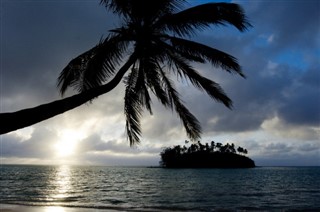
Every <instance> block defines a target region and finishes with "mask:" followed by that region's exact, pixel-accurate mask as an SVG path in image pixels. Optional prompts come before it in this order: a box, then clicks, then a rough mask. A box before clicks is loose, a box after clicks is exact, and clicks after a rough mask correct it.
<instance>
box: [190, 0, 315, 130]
mask: <svg viewBox="0 0 320 212" xmlns="http://www.w3.org/2000/svg"><path fill="white" fill-rule="evenodd" d="M240 3H241V4H242V6H243V7H244V8H245V10H246V11H247V14H248V17H249V19H250V20H252V21H251V22H252V24H253V25H254V27H253V28H251V29H250V30H249V31H248V32H246V33H244V34H241V33H237V32H234V31H233V30H230V29H227V30H225V29H224V28H223V27H221V28H217V29H216V28H214V29H213V30H216V31H217V33H216V34H211V35H208V34H207V35H204V36H200V37H199V38H198V40H199V41H200V42H202V43H206V44H209V45H210V46H213V47H216V48H218V49H221V50H223V51H225V52H227V53H230V54H231V55H234V56H236V57H237V58H238V59H239V63H240V64H241V66H242V67H243V70H244V72H245V74H246V76H247V79H246V80H242V79H239V78H238V77H235V76H229V75H227V74H222V73H220V72H219V70H215V71H212V70H210V71H203V73H204V75H206V76H208V77H209V78H211V79H214V80H216V81H217V82H219V83H221V86H222V87H223V88H224V89H225V91H226V92H227V94H228V95H229V96H230V97H231V98H232V100H233V101H234V110H233V111H228V110H225V109H224V108H223V107H220V106H217V105H215V103H212V101H210V100H209V98H203V97H202V96H200V95H197V96H196V97H194V98H193V100H194V101H193V102H192V101H190V102H191V108H192V109H193V110H192V111H194V113H195V114H197V116H198V117H199V119H200V120H201V122H202V124H203V125H204V129H205V131H210V130H213V131H216V132H219V131H220V132H221V131H222V132H241V131H252V130H258V129H259V128H260V127H261V124H262V123H263V122H264V121H265V120H268V119H270V118H272V117H274V116H277V115H278V116H279V117H280V118H281V119H283V121H284V122H285V123H287V124H288V125H297V126H299V125H307V126H313V127H318V126H319V123H320V115H319V114H320V100H319V97H318V96H319V94H320V93H319V92H320V83H319V80H320V75H319V70H318V68H316V67H319V66H320V64H319V62H318V60H316V58H318V57H317V54H318V51H319V49H316V48H315V46H318V47H319V44H320V42H319V39H320V38H319V37H320V36H319V30H320V27H319V26H320V18H319V14H318V8H319V6H320V4H319V2H318V1H303V2H302V1H301V2H299V1H294V2H293V1H290V2H288V1H279V2H278V1H271V2H270V1H255V2H248V1H244V2H242V1H240ZM305 14H308V15H305ZM222 35H223V36H222ZM260 39H261V40H260ZM296 51H299V52H300V53H299V56H301V57H300V58H299V57H298V58H296V56H295V52H296ZM279 55H282V56H281V59H279ZM292 55H294V56H292Z"/></svg>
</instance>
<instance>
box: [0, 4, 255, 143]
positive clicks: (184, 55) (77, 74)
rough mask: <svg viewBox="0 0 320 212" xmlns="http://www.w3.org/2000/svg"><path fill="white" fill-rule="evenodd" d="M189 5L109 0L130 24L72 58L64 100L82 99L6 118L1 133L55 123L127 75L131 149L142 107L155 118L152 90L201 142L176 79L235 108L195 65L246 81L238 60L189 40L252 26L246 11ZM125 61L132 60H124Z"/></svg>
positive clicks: (63, 77)
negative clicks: (217, 29)
mask: <svg viewBox="0 0 320 212" xmlns="http://www.w3.org/2000/svg"><path fill="white" fill-rule="evenodd" d="M185 2H186V1H185V0H156V1H151V0H102V1H101V4H103V5H105V7H106V8H107V9H108V10H109V11H111V12H113V13H116V14H118V15H119V16H120V18H122V20H123V25H122V26H121V27H119V28H116V29H113V30H111V31H110V34H109V35H108V36H107V37H106V38H105V39H102V40H101V41H100V43H99V44H98V45H97V46H95V47H94V48H92V49H90V50H89V51H87V52H85V53H83V54H81V55H79V56H78V57H77V58H75V59H73V60H72V61H71V62H70V63H69V64H68V66H67V67H65V68H64V70H63V71H62V72H61V74H60V76H59V78H58V86H59V88H60V91H61V93H62V94H64V93H65V91H66V90H67V89H68V88H69V87H72V88H75V89H76V90H77V91H78V92H79V94H77V95H74V96H72V97H69V98H65V99H62V100H59V101H55V102H52V103H49V104H45V105H41V106H38V107H36V108H31V109H26V110H22V111H18V112H15V113H5V114H1V115H0V118H1V125H0V130H1V133H6V132H9V131H12V130H16V129H19V128H22V127H26V126H29V125H31V124H34V123H37V122H40V121H42V120H45V119H48V118H50V117H53V116H55V115H58V114H60V113H63V112H65V111H68V110H70V109H73V108H75V107H78V106H80V105H82V104H84V103H85V102H88V101H91V100H93V99H94V98H96V97H98V96H99V95H102V94H104V93H107V92H109V91H110V90H112V89H113V88H115V87H116V86H117V85H118V84H119V83H120V81H121V79H123V77H124V76H125V74H127V76H126V77H125V81H124V83H125V86H126V90H125V98H124V99H125V100H124V101H125V106H124V112H125V116H126V132H127V135H128V138H129V141H130V145H133V144H135V143H138V142H139V138H140V135H141V128H140V118H141V115H142V110H143V108H146V109H147V110H148V111H149V112H150V113H152V109H151V97H150V92H152V93H153V94H154V95H155V96H156V97H157V98H158V100H159V101H160V102H161V103H162V104H163V105H164V106H165V107H167V108H170V109H172V110H175V111H176V112H177V114H178V115H179V117H180V119H181V121H182V123H183V125H184V127H185V129H186V133H187V135H188V137H189V138H190V139H192V140H195V139H199V138H200V133H201V128H200V124H199V122H198V120H197V119H196V117H195V116H194V115H192V114H191V113H190V111H189V110H188V109H187V108H186V106H185V105H184V104H183V102H182V101H181V99H180V96H179V94H178V92H177V90H176V89H175V86H174V83H173V81H172V80H171V79H170V78H169V75H170V74H175V75H177V76H178V77H179V78H184V79H187V80H189V81H190V82H191V83H192V84H193V85H194V86H195V87H197V88H199V89H200V90H203V91H205V92H206V93H207V94H208V95H209V96H210V97H211V98H213V99H214V100H216V101H218V102H222V103H223V104H224V105H225V106H227V107H229V108H231V107H232V102H231V100H230V99H229V98H228V97H227V95H226V94H225V93H224V92H223V90H222V89H221V88H220V86H219V85H218V84H217V83H216V82H214V81H212V80H210V79H208V78H205V77H203V76H201V75H200V74H199V73H198V72H197V71H196V70H195V69H194V68H193V67H192V66H191V64H192V63H194V62H197V63H206V62H210V63H211V64H212V65H213V66H215V67H219V68H222V69H224V70H226V71H228V72H230V73H236V74H239V75H240V76H244V75H243V73H242V71H241V68H240V66H239V64H238V62H237V60H236V59H235V58H234V57H232V56H230V55H228V54H226V53H224V52H222V51H219V50H217V49H214V48H212V47H209V46H206V45H204V44H200V43H197V42H194V41H191V40H188V39H185V38H186V37H187V38H190V37H191V36H193V35H195V34H196V32H197V31H198V30H203V29H205V28H208V27H210V26H211V25H225V24H230V25H233V26H235V27H236V28H237V29H238V30H240V31H244V30H246V29H247V28H248V27H249V26H250V24H249V22H248V21H247V19H246V17H245V14H244V12H243V10H242V8H241V7H240V6H239V5H237V4H233V3H207V4H203V5H199V6H195V7H192V8H189V9H185V10H182V9H183V8H182V6H183V5H184V3H185ZM123 59H126V61H124V62H123Z"/></svg>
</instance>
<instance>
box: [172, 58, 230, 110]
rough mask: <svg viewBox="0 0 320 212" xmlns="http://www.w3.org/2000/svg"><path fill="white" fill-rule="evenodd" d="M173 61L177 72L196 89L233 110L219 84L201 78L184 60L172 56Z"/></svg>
mask: <svg viewBox="0 0 320 212" xmlns="http://www.w3.org/2000/svg"><path fill="white" fill-rule="evenodd" d="M171 59H172V60H173V62H174V63H175V65H176V69H177V71H178V72H181V75H183V76H184V77H185V78H187V79H189V80H190V82H191V83H192V84H193V85H194V86H195V87H197V88H199V89H200V90H203V91H205V92H206V93H207V94H208V95H209V96H210V97H211V98H213V99H214V100H216V101H218V102H222V103H223V104H224V105H225V106H226V107H228V108H232V101H231V99H230V98H229V97H228V96H227V95H226V94H225V93H224V91H223V90H222V88H221V87H220V86H219V84H217V83H216V82H214V81H212V80H210V79H208V78H205V77H203V76H201V75H200V74H199V73H198V72H197V71H196V70H194V69H193V68H192V67H191V66H190V65H189V64H187V63H186V62H185V61H184V60H183V58H180V57H179V56H177V55H174V54H173V55H171Z"/></svg>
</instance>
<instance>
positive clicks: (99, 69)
mask: <svg viewBox="0 0 320 212" xmlns="http://www.w3.org/2000/svg"><path fill="white" fill-rule="evenodd" d="M126 47H127V41H126V40H123V38H122V37H118V36H115V37H107V38H106V39H105V40H104V41H102V42H101V43H100V44H99V45H98V46H97V49H96V51H95V54H94V55H93V56H92V57H91V58H89V59H88V63H87V67H86V69H85V71H84V72H83V85H82V87H79V88H78V89H79V91H80V92H82V91H84V90H88V89H90V88H94V87H97V86H100V85H102V84H103V83H104V82H105V81H106V80H108V79H109V78H110V77H111V76H112V75H113V74H114V72H115V71H116V67H117V66H118V65H119V64H120V62H121V59H122V57H123V53H124V52H125V50H126Z"/></svg>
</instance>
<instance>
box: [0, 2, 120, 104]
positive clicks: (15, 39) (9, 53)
mask: <svg viewBox="0 0 320 212" xmlns="http://www.w3.org/2000/svg"><path fill="white" fill-rule="evenodd" d="M2 11H3V14H2V21H1V23H2V24H1V25H2V27H1V34H2V39H1V50H2V67H1V69H2V70H1V77H2V88H3V91H2V98H3V99H4V100H6V101H7V102H8V103H9V104H11V105H9V108H6V109H7V110H8V109H11V110H12V109H15V108H20V109H21V108H23V107H28V106H29V107H30V106H33V105H36V104H40V103H43V101H50V100H53V99H56V98H58V91H57V89H56V79H57V77H58V75H59V72H60V71H61V70H62V69H63V67H64V66H65V65H66V64H67V63H68V61H70V60H71V59H72V58H73V57H75V56H77V55H78V54H80V53H82V52H83V51H85V50H87V49H89V48H91V47H92V46H94V45H95V44H96V43H97V42H98V41H99V39H100V38H101V36H102V35H105V34H106V33H107V30H108V28H110V26H112V25H113V24H114V23H113V22H111V21H104V20H106V19H108V18H109V19H110V16H108V15H107V13H106V11H105V9H104V8H103V7H102V6H100V5H99V3H98V2H96V1H91V2H83V1H82V2H77V1H69V2H68V1H53V2H48V1H45V2H41V1H31V2H30V1H5V2H3V3H2ZM79 14H81V15H79ZM17 94H20V95H21V97H20V98H15V97H16V95H17ZM25 96H28V97H29V98H30V97H31V99H28V98H25ZM10 100H15V103H16V104H14V102H13V101H12V102H10ZM37 100H39V101H37ZM31 102H32V103H31ZM18 103H20V105H18ZM21 105H23V106H21Z"/></svg>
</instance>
